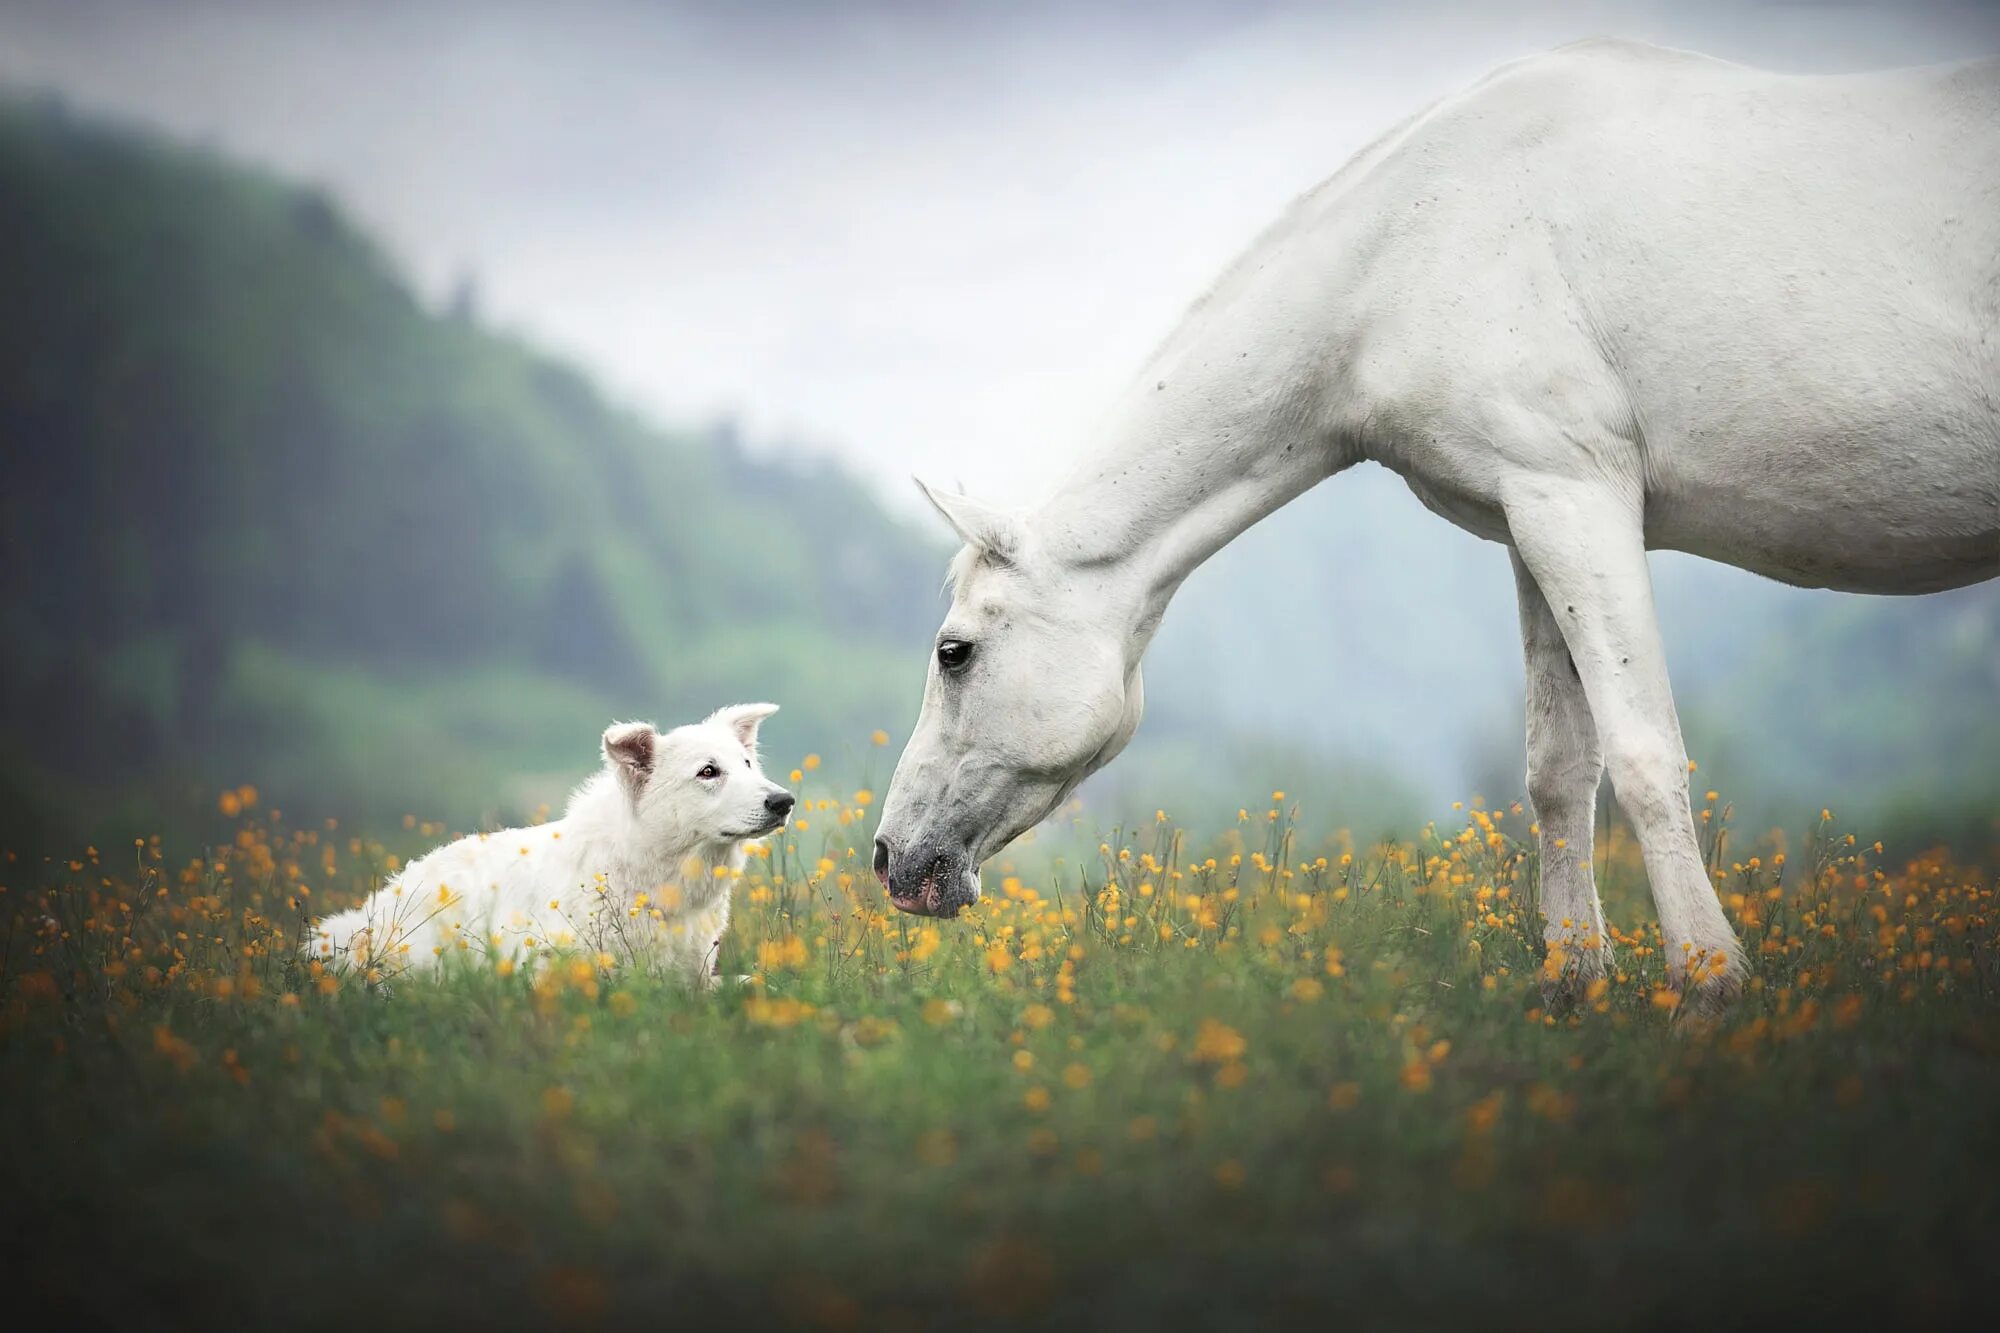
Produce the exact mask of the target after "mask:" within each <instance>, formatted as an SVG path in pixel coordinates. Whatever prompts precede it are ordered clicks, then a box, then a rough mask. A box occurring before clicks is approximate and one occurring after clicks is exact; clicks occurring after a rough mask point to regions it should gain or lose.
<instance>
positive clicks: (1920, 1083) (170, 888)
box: [0, 793, 2000, 1329]
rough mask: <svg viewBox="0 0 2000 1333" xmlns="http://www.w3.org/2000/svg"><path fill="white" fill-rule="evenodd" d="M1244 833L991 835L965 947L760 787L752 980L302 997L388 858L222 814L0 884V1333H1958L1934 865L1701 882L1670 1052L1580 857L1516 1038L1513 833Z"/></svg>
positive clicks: (1961, 1220) (1812, 870) (1999, 1039)
mask: <svg viewBox="0 0 2000 1333" xmlns="http://www.w3.org/2000/svg"><path fill="white" fill-rule="evenodd" d="M856 797H857V798H862V797H865V794H864V793H856ZM231 803H232V804H235V805H244V804H246V803H247V804H250V805H252V806H253V807H254V801H253V800H250V799H249V793H243V794H241V795H240V796H233V797H232V798H231ZM1282 807H1283V802H1282V800H1279V801H1276V802H1274V811H1275V812H1276V813H1267V812H1266V811H1264V810H1256V811H1249V812H1246V813H1245V815H1244V817H1243V819H1242V820H1240V821H1239V822H1238V824H1237V826H1236V827H1235V828H1234V829H1233V830H1230V831H1228V832H1227V833H1225V834H1224V835H1222V836H1220V837H1216V838H1213V839H1210V840H1209V841H1207V842H1202V843H1196V842H1192V841H1190V840H1189V839H1188V838H1187V837H1186V836H1184V835H1183V834H1181V833H1180V832H1178V831H1176V830H1175V829H1173V828H1172V827H1171V826H1170V825H1168V824H1167V823H1165V822H1160V823H1158V824H1156V825H1153V826H1149V827H1147V828H1145V829H1142V830H1139V831H1137V832H1135V833H1132V834H1128V835H1121V836H1116V837H1114V838H1112V839H1111V840H1109V841H1107V843H1106V844H1105V845H1104V847H1103V848H1102V849H1100V850H1099V851H1098V853H1097V854H1096V855H1089V856H1085V857H1081V858H1077V857H1072V858H1070V859H1069V860H1067V861H1064V860H1060V859H1058V858H1057V857H1056V856H1055V855H1054V854H1053V853H1052V852H1051V851H1049V850H1048V848H1047V845H1046V843H1044V844H1042V845H1040V846H1037V845H1029V846H1027V847H1025V848H1022V849H1019V852H1020V855H1019V858H1018V863H1017V866H1018V875H1019V878H1015V877H1014V875H1013V874H1008V875H1006V876H1005V877H1004V880H1003V876H1001V875H998V874H996V875H993V876H992V878H991V880H990V881H989V891H988V895H989V896H988V902H987V903H986V904H984V905H983V906H982V907H981V908H979V909H978V910H977V911H976V912H975V913H971V914H968V916H967V917H966V918H964V919H961V920H960V921H958V922H955V923H922V922H918V921H915V920H912V919H910V918H906V917H900V916H897V915H895V914H893V913H888V914H885V909H884V905H883V904H882V902H881V899H880V897H879V894H878V893H877V892H876V891H875V890H874V889H873V887H872V884H870V883H869V882H867V880H866V877H865V875H863V874H862V873H861V867H862V863H863V855H862V854H861V853H860V852H859V851H858V850H857V849H860V848H865V847H866V845H867V838H866V832H867V822H868V821H867V816H868V813H869V811H868V802H867V801H866V800H865V799H855V800H851V801H823V802H814V803H809V804H808V806H807V807H806V809H805V811H804V817H803V819H802V827H800V828H797V829H795V830H794V832H793V833H792V834H791V835H790V837H789V838H788V839H787V841H786V842H785V843H784V844H782V845H779V846H776V847H774V848H773V849H772V851H771V854H770V855H769V856H768V857H762V858H758V859H756V860H753V862H752V867H751V871H750V873H749V874H748V875H746V877H745V879H744V881H743V882H742V883H741V884H740V885H739V886H738V895H739V898H738V901H739V909H740V911H739V921H738V926H737V929H736V932H735V936H734V938H733V940H732V941H731V946H730V947H731V951H732V952H733V954H734V955H735V961H734V970H736V971H742V972H750V973H754V974H755V975H756V977H757V981H756V982H755V983H754V984H753V985H751V986H748V987H744V988H740V989H731V990H725V991H723V992H721V993H719V994H715V995H690V994H687V993H685V992H683V991H681V990H678V989H676V988H675V987H673V986H671V985H669V984H666V983H664V982H661V981H659V980H655V979H651V978H647V977H643V976H633V975H630V974H627V973H621V972H617V971H607V970H603V969H600V967H599V966H598V964H597V960H595V959H592V958H587V957H567V958H562V959H559V960H557V961H556V962H554V963H553V964H551V965H549V966H547V967H545V968H541V969H529V968H520V969H516V970H514V971H513V972H511V973H510V974H507V975H503V974H502V969H501V968H499V967H496V966H492V965H482V964H478V963H472V964H467V965H465V966H463V967H462V968H461V969H460V970H459V973H458V974H457V975H455V976H454V977H453V978H452V979H450V980H448V981H445V982H442V983H427V982H425V983H420V982H415V981H411V980H407V979H396V978H394V977H381V976H378V977H376V978H375V979H374V980H373V981H372V982H371V980H370V979H369V978H368V977H366V976H354V975H332V974H319V973H318V971H317V969H306V968H301V967H300V966H299V965H298V964H297V963H295V962H294V961H293V960H292V958H291V955H290V949H289V947H288V942H289V941H290V940H291V939H292V938H294V937H295V932H296V930H297V928H298V923H299V921H300V919H301V916H302V915H303V914H305V913H306V912H309V911H315V912H316V911H321V910H325V909H326V908H327V907H328V906H330V905H334V903H335V902H338V901H344V900H345V899H346V898H348V897H351V896H352V895H354V894H356V893H358V892H361V891H363V890H364V889H365V888H366V887H368V886H369V885H370V884H371V883H372V882H373V877H374V876H375V875H376V874H378V873H379V870H380V868H381V862H382V859H383V853H382V852H381V850H380V848H379V847H375V846H372V845H370V844H366V843H363V842H360V841H355V840H351V839H349V838H347V837H346V835H336V834H334V833H332V832H331V831H330V830H327V829H321V830H317V831H311V832H293V831H287V830H285V829H284V828H283V827H282V826H280V825H279V824H278V823H277V822H275V821H274V820H272V819H269V818H264V817H262V816H261V814H260V812H258V811H257V810H255V809H254V808H251V809H248V810H246V811H245V823H244V826H243V829H242V831H241V833H240V834H239V835H238V837H237V839H236V841H235V843H234V844H233V845H231V846H229V847H228V848H226V849H225V850H223V851H220V852H217V853H215V854H212V855H211V856H209V857H208V858H206V859H205V860H203V861H201V862H197V863H194V864H191V865H189V866H185V867H180V868H175V869H169V868H168V867H167V866H166V865H165V864H164V863H163V861H162V859H161V857H160V855H159V853H158V851H157V850H156V849H155V848H152V847H147V846H142V847H139V848H136V849H133V851H134V852H135V853H136V855H126V856H121V857H120V858H118V859H119V860H121V861H123V862H124V863H125V867H124V868H121V869H113V868H112V867H111V866H110V865H109V864H108V863H109V862H110V861H111V860H112V859H113V858H111V857H108V856H105V857H99V856H96V855H90V856H84V857H80V858H79V859H78V860H77V861H75V862H72V863H69V864H67V865H60V866H53V867H25V866H21V865H9V866H8V867H7V868H6V869H7V873H8V874H9V875H11V876H13V877H14V878H13V879H12V880H11V881H10V882H9V883H8V886H7V887H8V894H7V898H8V900H9V902H10V903H11V906H10V908H9V912H10V914H11V921H12V926H11V936H10V938H9V940H8V942H7V944H6V945H5V946H4V947H5V951H6V953H5V963H4V969H5V970H4V975H0V1003H4V1020H3V1021H4V1027H0V1079H4V1087H5V1101H4V1110H0V1115H3V1116H4V1122H0V1209H4V1215H5V1219H6V1223H7V1226H8V1230H9V1233H10V1234H9V1237H8V1240H7V1243H6V1248H5V1254H6V1257H7V1265H8V1267H9V1268H11V1269H12V1270H13V1272H12V1276H11V1278H10V1279H9V1283H8V1294H7V1300H8V1303H9V1306H10V1308H12V1309H14V1310H16V1311H33V1312H38V1313H39V1315H40V1317H41V1318H43V1319H44V1320H46V1321H49V1322H51V1323H60V1324H61V1325H62V1326H65V1327H80V1326H91V1325H96V1326H107V1327H108V1326H113V1325H115V1326H117V1327H120V1328H128V1329H129V1328H152V1327H181V1326H190V1325H196V1324H199V1325H202V1326H204V1327H250V1328H266V1327H334V1326H340V1327H343V1328H412V1327H444V1326H460V1325H463V1326H467V1327H491V1326H541V1325H565V1324H568V1325H579V1326H588V1325H595V1324H603V1325H611V1326H636V1327H672V1326H676V1325H678V1324H680V1323H682V1322H684V1321H690V1320H695V1319H713V1318H726V1319H734V1320H740V1321H744V1326H746V1327H768V1326H773V1325H778V1324H784V1325H794V1324H797V1325H806V1326H817V1327H825V1328H833V1329H839V1328H853V1329H894V1328H910V1329H917V1328H929V1327H952V1328H982V1327H988V1326H995V1325H1000V1324H1005V1323H1012V1322H1035V1323H1040V1324H1046V1325H1050V1326H1063V1327H1077V1328H1085V1327H1092V1328H1094V1327H1107V1326H1108V1327H1119V1328H1128V1327H1129V1328H1158V1327H1192V1326H1205V1327H1216V1328H1239V1327H1240V1328H1262V1327H1272V1326H1277V1325H1283V1324H1314V1325H1318V1326H1331V1325H1337V1326H1342V1327H1348V1326H1359V1327H1383V1328H1421V1327H1441V1326H1446V1325H1450V1326H1454V1327H1468V1326H1473V1327H1482V1328H1485V1327H1497V1328H1512V1327H1552V1328H1569V1327H1581V1326H1586V1325H1588V1326H1593V1327H1603V1326H1607V1325H1609V1326H1619V1327H1624V1326H1641V1327H1647V1326H1658V1327H1665V1326H1674V1327H1695V1328H1702V1327H1715V1326H1738V1325H1743V1324H1748V1323H1752V1322H1756V1323H1765V1322H1768V1321H1769V1320H1770V1319H1772V1318H1774V1317H1777V1316H1779V1315H1781V1314H1782V1315H1784V1316H1786V1317H1788V1318H1795V1319H1804V1318H1817V1319H1821V1320H1827V1321H1832V1322H1833V1323H1835V1324H1836V1325H1841V1326H1844V1325H1846V1324H1847V1323H1848V1322H1850V1320H1851V1319H1852V1318H1853V1317H1854V1316H1856V1315H1861V1314H1869V1315H1875V1316H1879V1317H1881V1318H1884V1319H1888V1320H1892V1321H1894V1324H1895V1325H1896V1326H1911V1325H1950V1324H1957V1323H1968V1322H1977V1321H1981V1320H1982V1313H1983V1312H1988V1311H1990V1309H1991V1305H1992V1302H1993V1301H1994V1299H1995V1295H1994V1289H1993V1276H1992V1274H1993V1271H1994V1270H1993V1263H1994V1256H1995V1254H1996V1242H2000V1192H1996V1186H2000V1008H1996V992H1995V986H1996V982H2000V924H1996V921H1995V917H1994V910H1993V906H1994V905H1993V890H1992V888H1991V886H1990V881H1989V880H1988V878H1987V877H1985V876H1984V875H1983V874H1981V873H1979V872H1976V871H1972V870H1967V869H1964V868H1962V867H1956V866H1952V865H1947V864H1944V863H1942V862H1940V861H1938V860H1936V859H1924V860H1919V861H1916V862H1913V863H1911V864H1908V865H1906V866H1903V867H1901V868H1897V869H1886V868H1877V867H1876V866H1875V865H1874V864H1872V862H1873V861H1874V860H1875V859H1876V857H1875V855H1874V854H1873V853H1872V852H1870V851H1869V850H1868V849H1866V848H1860V847H1856V846H1854V845H1853V844H1852V843H1851V841H1850V840H1848V839H1846V838H1845V837H1842V836H1837V835H1835V834H1834V833H1833V832H1832V826H1831V825H1830V824H1823V825H1822V827H1821V829H1820V830H1819V832H1818V833H1817V834H1816V835H1815V837H1814V838H1813V840H1812V841H1811V843H1810V845H1809V846H1807V847H1804V848H1802V849H1800V850H1799V852H1798V854H1797V855H1796V856H1795V857H1794V860H1793V864H1791V865H1789V866H1786V865H1783V864H1782V862H1783V858H1782V857H1781V856H1778V855H1776V854H1775V852H1774V851H1773V850H1772V849H1771V848H1768V847H1767V848H1765V849H1764V850H1763V857H1762V859H1750V860H1746V861H1744V862H1743V863H1741V864H1738V863H1737V862H1736V860H1734V859H1733V858H1732V857H1731V855H1730V854H1729V853H1728V852H1727V851H1726V850H1718V851H1717V852H1716V853H1715V858H1714V859H1715V862H1716V869H1717V874H1718V879H1719V882H1720V883H1721V885H1722V888H1723V891H1724V893H1725V895H1726V896H1727V897H1728V899H1729V901H1730V903H1731V909H1732V916H1733V917H1734V918H1735V919H1736V921H1737V922H1738V924H1739V930H1740V933H1741V935H1742V938H1743V941H1744V945H1745V947H1746V950H1747V951H1748V952H1749V953H1750V955H1751V958H1752V961H1753V963H1754V966H1755V969H1756V972H1755V981H1754V982H1753V983H1752V988H1751V989H1750V990H1749V992H1748V993H1747V994H1746V996H1745V997H1744V1000H1743V1002H1742V1004H1741V1005H1740V1006H1739V1007H1738V1008H1737V1010H1736V1011H1735V1012H1734V1013H1733V1014H1731V1015H1730V1017H1729V1018H1728V1019H1727V1020H1725V1021H1724V1022H1722V1023H1721V1024H1719V1025H1714V1026H1708V1027H1697V1026H1695V1025H1694V1024H1693V1023H1692V1022H1691V1021H1688V1020H1684V1019H1682V1018H1681V1017H1680V1014H1679V1010H1678V1008H1677V1006H1676V1005H1675V1004H1674V1001H1675V998H1676V997H1675V995H1674V993H1673V992H1672V991H1671V990H1669V989H1667V988H1665V987H1664V986H1663V985H1662V981H1661V978H1662V969H1661V967H1660V960H1659V957H1658V955H1657V953H1656V952H1655V950H1656V947H1657V939H1656V937H1655V936H1654V934H1653V933H1652V931H1651V930H1650V928H1648V927H1644V926H1642V925H1641V924H1640V914H1639V912H1638V910H1637V907H1636V904H1637V903H1639V902H1641V901H1643V900H1642V899H1640V898H1637V897H1636V896H1635V894H1634V886H1635V883H1636V876H1637V870H1636V866H1635V864H1634V862H1635V859H1636V858H1633V857H1632V856H1630V854H1629V851H1628V849H1627V848H1626V847H1625V846H1624V845H1623V844H1622V843H1620V842H1618V841H1617V840H1615V839H1614V845H1613V846H1612V847H1611V849H1610V851H1609V854H1608V856H1607V857H1606V872H1607V873H1606V879H1607V882H1608V884H1609V885H1610V887H1611V890H1612V895H1613V907H1614V911H1613V915H1614V917H1616V918H1618V919H1619V920H1620V922H1621V924H1622V925H1624V926H1629V930H1623V931H1621V933H1620V947H1619V962H1620V966H1621V967H1622V969H1623V970H1622V971H1621V972H1620V973H1618V975H1616V976H1615V977H1613V978H1610V979H1608V980H1607V981H1606V983H1604V984H1603V985H1602V986H1600V987H1597V988H1594V989H1593V990H1592V991H1591V992H1589V993H1588V994H1586V995H1585V996H1584V998H1583V1000H1582V1002H1581V1003H1580V1004H1578V1005H1577V1006H1575V1008H1574V1010H1573V1012H1566V1013H1563V1014H1561V1015H1552V1014H1550V1013H1547V1012H1545V1010H1544V1009H1543V1007H1542V1005H1543V1001H1542V996H1541V987H1540V984H1539V983H1540V973H1541V970H1542V968H1543V967H1544V960H1543V958H1542V955H1541V953H1540V951H1539V949H1538V947H1536V946H1535V944H1534V942H1533V941H1534V938H1535V936H1536V935H1537V934H1538V932H1537V931H1533V930H1530V929H1528V928H1527V925H1526V923H1527V922H1528V921H1531V920H1534V919H1535V915H1534V908H1533V903H1532V886H1533V880H1534V865H1533V860H1532V857H1531V856H1530V855H1529V854H1528V852H1527V848H1526V846H1525V840H1526V833H1527V829H1526V822H1525V820H1524V819H1522V817H1521V816H1520V814H1519V813H1518V812H1505V813H1496V812H1473V813H1472V814H1471V815H1470V818H1469V822H1468V823H1467V824H1466V825H1465V827H1464V829H1463V830H1462V831H1449V832H1445V833H1439V832H1437V831H1435V830H1426V831H1425V833H1424V834H1423V835H1422V836H1421V837H1419V838H1417V839H1415V840H1414V841H1411V842H1409V843H1406V844H1401V845H1394V846H1385V847H1377V848H1373V849H1356V850H1355V851H1354V852H1353V853H1352V854H1351V855H1350V854H1348V853H1347V852H1345V851H1344V850H1343V848H1344V847H1345V843H1344V842H1343V841H1342V840H1341V839H1339V838H1338V837H1335V838H1329V839H1325V840H1322V839H1320V838H1318V837H1316V836H1309V835H1307V834H1306V833H1304V832H1296V831H1294V830H1293V828H1292V819H1291V817H1290V816H1289V814H1287V813H1286V812H1284V811H1283V809H1282ZM1517 835H1518V837H1519V838H1520V839H1522V840H1521V841H1517ZM1196 846H1199V847H1200V850H1199V852H1196V851H1194V850H1193V848H1195V847H1196ZM1211 855H1212V856H1213V859H1212V860H1211V859H1210V858H1211ZM1079 861H1081V862H1082V863H1083V864H1082V868H1081V870H1080V871H1079V868H1078V862H1079ZM100 862H103V864H100ZM1781 880H1782V887H1780V881H1781ZM724 966H725V969H729V968H730V967H731V962H730V960H728V959H725V963H724ZM1787 1326H1789V1325H1787Z"/></svg>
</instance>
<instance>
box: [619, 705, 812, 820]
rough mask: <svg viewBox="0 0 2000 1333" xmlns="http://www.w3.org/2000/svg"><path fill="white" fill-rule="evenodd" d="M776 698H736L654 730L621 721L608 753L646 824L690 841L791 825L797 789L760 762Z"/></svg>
mask: <svg viewBox="0 0 2000 1333" xmlns="http://www.w3.org/2000/svg"><path fill="white" fill-rule="evenodd" d="M777 711H778V706H777V705H776V704H733V705H731V706H730V707H728V708H723V709H719V710H717V711H716V712H715V713H714V714H712V715H711V716H710V717H708V718H707V719H706V720H704V721H701V722H696V723H693V724H692V725H689V726H685V727H676V728H674V729H673V730H672V731H668V732H660V731H655V730H654V729H653V727H652V726H651V724H649V723H645V722H619V723H614V724H613V725H612V726H611V727H610V728H609V729H607V730H606V731H605V733H604V757H605V759H606V760H607V761H608V762H609V763H610V765H611V771H612V772H613V773H615V774H616V775H617V777H618V782H619V785H620V787H622V788H623V789H624V791H625V794H626V795H627V796H628V797H630V798H631V801H632V809H633V813H634V815H635V816H636V817H637V819H638V821H639V824H640V826H641V827H642V828H644V829H646V830H648V831H649V832H652V833H656V834H657V835H658V837H659V838H660V840H661V841H662V842H666V843H675V844H679V845H681V846H684V847H688V848H690V849H692V848H694V847H698V846H702V845H715V844H721V843H731V842H740V841H742V840H743V839H745V838H757V837H762V836H763V835H764V834H766V833H775V832H777V831H778V830H779V829H781V828H783V827H784V826H785V819H786V817H787V816H789V815H790V814H791V812H792V804H793V797H792V794H791V793H790V792H788V791H786V790H785V789H784V788H783V787H780V786H779V785H778V784H777V783H775V782H772V781H771V780H770V779H769V778H766V777H765V776H764V771H763V769H761V768H759V767H758V766H757V728H758V727H759V726H760V725H761V724H762V723H763V721H764V719H765V718H767V717H769V716H771V714H773V713H775V712H777Z"/></svg>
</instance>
